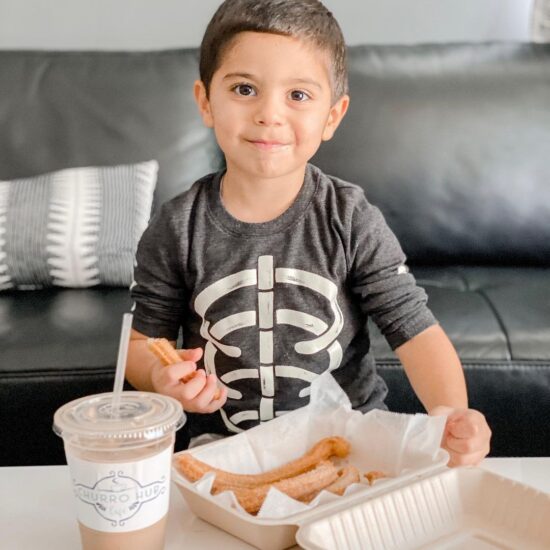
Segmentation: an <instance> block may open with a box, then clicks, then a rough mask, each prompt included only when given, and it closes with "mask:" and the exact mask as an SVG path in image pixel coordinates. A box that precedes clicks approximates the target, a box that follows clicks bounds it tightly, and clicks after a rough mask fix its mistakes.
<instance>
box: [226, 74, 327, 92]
mask: <svg viewBox="0 0 550 550" xmlns="http://www.w3.org/2000/svg"><path fill="white" fill-rule="evenodd" d="M232 78H244V79H245V80H254V79H255V77H254V75H253V74H250V73H227V74H226V75H225V76H224V77H223V79H222V80H230V79H232ZM287 83H288V84H309V85H311V86H315V87H316V88H319V89H320V90H322V89H323V87H322V86H321V84H319V82H317V81H316V80H312V79H310V78H293V79H291V80H288V81H287Z"/></svg>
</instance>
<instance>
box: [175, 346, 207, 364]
mask: <svg viewBox="0 0 550 550" xmlns="http://www.w3.org/2000/svg"><path fill="white" fill-rule="evenodd" d="M176 351H177V352H178V353H179V355H180V357H181V358H182V360H183V361H194V362H195V363H196V362H197V361H199V360H200V358H201V357H202V353H203V352H202V348H191V349H178V350H176Z"/></svg>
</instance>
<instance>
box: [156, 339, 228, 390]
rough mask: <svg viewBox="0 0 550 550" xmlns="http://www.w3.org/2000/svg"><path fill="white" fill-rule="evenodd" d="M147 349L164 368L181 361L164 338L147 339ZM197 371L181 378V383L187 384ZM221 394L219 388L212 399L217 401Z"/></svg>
mask: <svg viewBox="0 0 550 550" xmlns="http://www.w3.org/2000/svg"><path fill="white" fill-rule="evenodd" d="M147 348H148V349H149V351H150V352H151V353H153V354H154V355H155V356H156V357H157V358H158V359H160V361H161V362H162V364H163V365H164V366H168V365H173V364H174V363H179V362H181V361H183V359H182V358H181V356H180V354H179V353H178V352H177V351H176V350H175V349H174V347H173V346H172V344H171V343H170V341H169V340H167V339H166V338H147ZM196 373H197V371H195V372H192V373H191V374H189V375H188V376H186V377H185V378H182V379H181V381H182V382H183V383H186V382H189V380H191V379H192V378H193V377H194V376H195V374H196ZM220 395H221V392H220V390H219V388H218V389H217V390H216V392H215V393H214V399H219V398H220Z"/></svg>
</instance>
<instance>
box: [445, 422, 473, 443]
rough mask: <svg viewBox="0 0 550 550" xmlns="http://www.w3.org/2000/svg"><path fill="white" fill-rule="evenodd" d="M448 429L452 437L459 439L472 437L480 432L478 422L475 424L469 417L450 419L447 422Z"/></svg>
mask: <svg viewBox="0 0 550 550" xmlns="http://www.w3.org/2000/svg"><path fill="white" fill-rule="evenodd" d="M447 430H448V432H449V434H450V435H451V436H452V437H454V438H457V439H470V438H472V437H476V436H477V435H478V433H479V429H478V426H477V424H474V423H473V422H472V420H471V419H469V418H467V417H462V418H459V419H458V420H450V421H449V422H448V424H447Z"/></svg>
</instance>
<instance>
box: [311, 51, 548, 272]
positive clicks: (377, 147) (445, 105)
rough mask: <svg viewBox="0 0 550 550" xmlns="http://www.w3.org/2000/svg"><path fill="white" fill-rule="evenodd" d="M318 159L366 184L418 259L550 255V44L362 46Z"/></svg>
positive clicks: (544, 261)
mask: <svg viewBox="0 0 550 550" xmlns="http://www.w3.org/2000/svg"><path fill="white" fill-rule="evenodd" d="M349 54H350V56H349V73H350V75H349V76H350V95H351V104H350V109H349V112H348V114H347V116H346V118H345V119H344V121H343V123H342V125H341V127H340V128H339V130H338V131H337V134H336V136H335V137H334V138H333V140H332V141H331V142H328V143H326V144H323V146H322V148H321V150H320V151H319V153H318V155H317V156H316V158H315V159H314V162H315V163H317V164H318V165H319V166H320V167H321V168H323V169H324V170H325V171H327V172H328V173H333V174H336V175H338V176H340V177H342V178H344V179H347V180H350V181H354V182H357V183H360V184H361V185H362V187H363V188H364V189H365V191H366V194H367V196H368V197H369V199H370V200H371V202H373V203H375V204H377V205H378V206H379V207H380V208H381V209H382V211H383V212H384V213H385V215H386V218H387V220H388V222H389V224H390V226H391V227H392V228H393V230H394V231H395V232H396V234H397V235H398V237H399V239H400V241H401V243H402V245H403V247H404V249H405V251H406V253H407V254H408V256H409V260H410V261H412V262H416V263H425V264H440V263H442V262H449V263H489V264H491V263H493V264H494V263H500V264H510V263H513V264H518V263H524V264H536V265H550V44H546V45H542V44H536V45H535V44H503V43H494V44H462V45H452V44H448V45H445V44H438V45H418V46H376V47H373V46H357V47H352V48H350V51H349Z"/></svg>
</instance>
